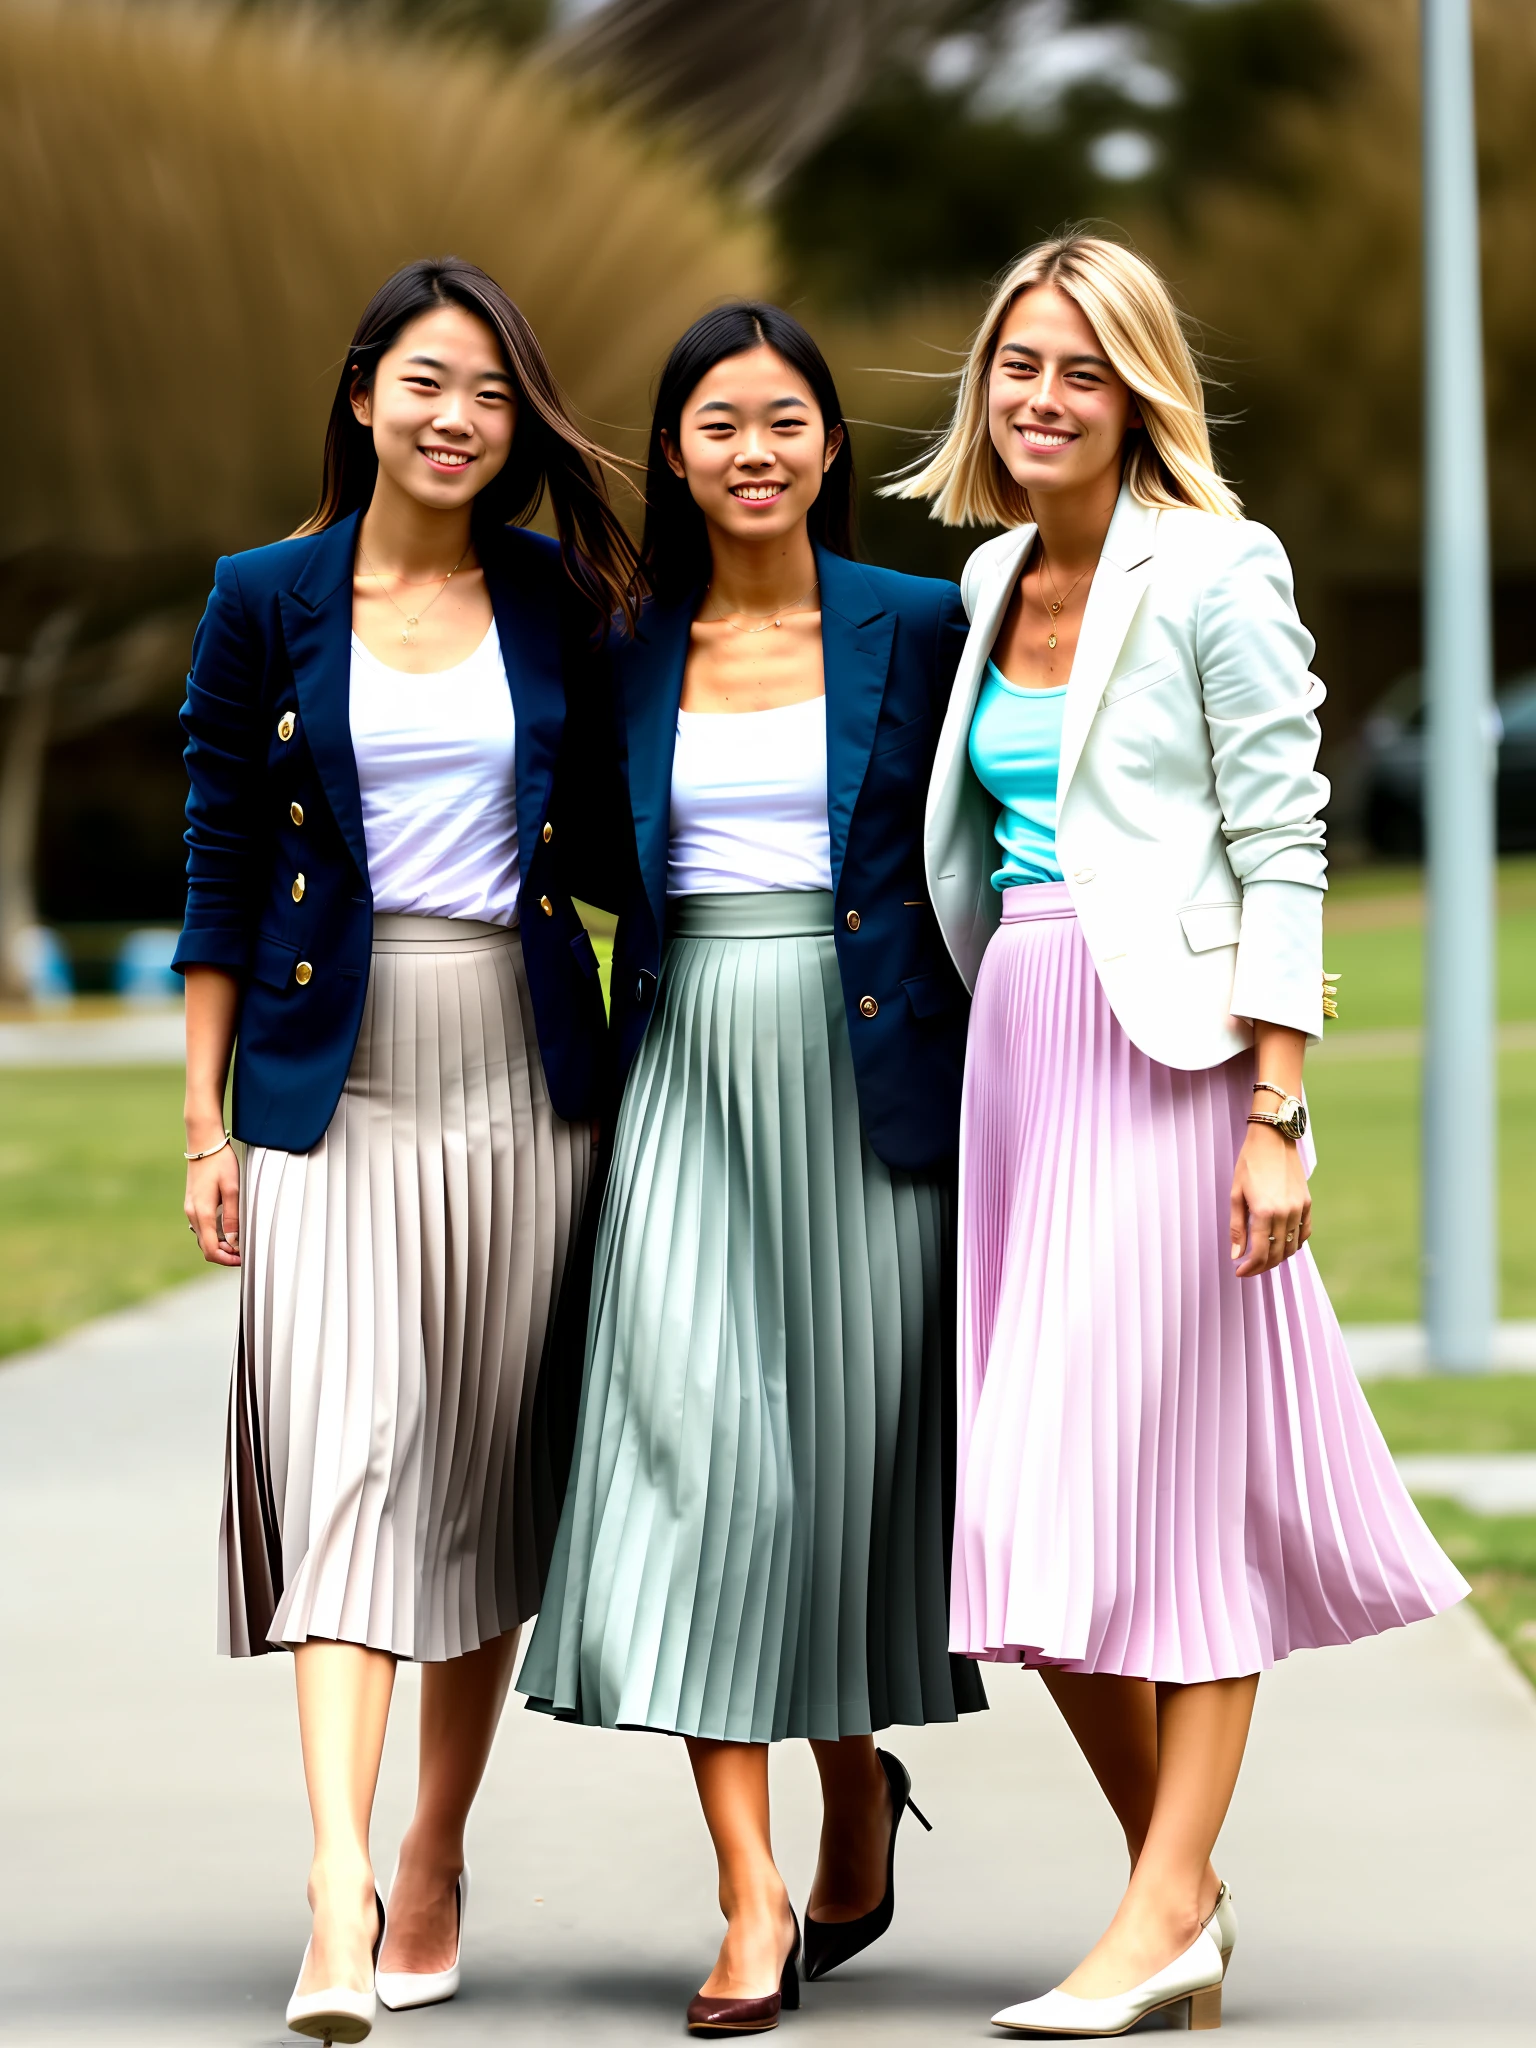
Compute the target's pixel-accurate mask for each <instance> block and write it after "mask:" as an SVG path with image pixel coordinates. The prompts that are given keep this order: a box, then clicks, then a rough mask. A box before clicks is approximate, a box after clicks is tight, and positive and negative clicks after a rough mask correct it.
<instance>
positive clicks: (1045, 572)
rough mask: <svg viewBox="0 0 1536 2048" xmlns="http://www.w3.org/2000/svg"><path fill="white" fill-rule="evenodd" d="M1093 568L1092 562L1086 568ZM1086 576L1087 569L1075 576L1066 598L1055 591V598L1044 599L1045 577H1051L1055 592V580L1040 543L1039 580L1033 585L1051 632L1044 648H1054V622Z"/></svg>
mask: <svg viewBox="0 0 1536 2048" xmlns="http://www.w3.org/2000/svg"><path fill="white" fill-rule="evenodd" d="M1095 566H1096V564H1094V563H1092V562H1090V563H1089V565H1088V567H1089V568H1093V567H1095ZM1087 574H1088V570H1087V569H1084V570H1082V571H1081V573H1080V574H1079V575H1078V576H1077V577H1076V578H1075V580H1074V581H1073V584H1072V588H1071V590H1069V591H1068V592H1067V597H1063V596H1062V595H1061V593H1060V592H1059V591H1057V592H1056V596H1055V597H1054V598H1052V599H1048V598H1047V597H1046V595H1045V592H1044V590H1043V589H1042V588H1041V584H1043V583H1044V581H1045V578H1046V577H1047V576H1050V577H1051V588H1052V590H1056V578H1055V577H1054V576H1051V564H1050V558H1049V557H1048V556H1047V554H1046V552H1045V542H1044V541H1041V543H1040V579H1039V582H1037V583H1036V585H1035V594H1036V596H1037V597H1038V598H1039V600H1040V609H1041V610H1042V611H1043V612H1044V613H1045V622H1046V624H1047V625H1048V626H1049V627H1050V629H1051V630H1050V633H1049V635H1048V636H1047V638H1046V643H1045V644H1046V646H1047V647H1054V646H1055V645H1056V623H1055V622H1056V620H1057V619H1058V618H1059V617H1060V616H1061V608H1062V606H1063V605H1064V604H1065V603H1066V601H1067V598H1068V597H1070V596H1071V595H1072V591H1073V590H1076V588H1077V586H1078V584H1079V583H1081V582H1082V580H1083V577H1084V576H1086V575H1087Z"/></svg>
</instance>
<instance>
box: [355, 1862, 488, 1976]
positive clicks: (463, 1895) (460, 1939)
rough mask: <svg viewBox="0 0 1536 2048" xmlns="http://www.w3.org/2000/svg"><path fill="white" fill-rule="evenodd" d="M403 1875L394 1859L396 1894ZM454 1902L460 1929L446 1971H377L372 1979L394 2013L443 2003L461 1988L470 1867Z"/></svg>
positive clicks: (464, 1871) (463, 1874) (462, 1873)
mask: <svg viewBox="0 0 1536 2048" xmlns="http://www.w3.org/2000/svg"><path fill="white" fill-rule="evenodd" d="M399 1875H400V1859H399V1858H398V1857H396V1859H395V1877H392V1878H391V1879H390V1881H389V1889H390V1895H391V1897H393V1895H394V1889H395V1878H396V1877H398V1876H399ZM454 1901H455V1904H456V1905H457V1907H458V1915H459V1928H458V1934H457V1937H456V1939H455V1941H454V1945H453V1961H452V1962H451V1963H450V1964H449V1965H448V1967H447V1969H446V1970H375V1972H374V1976H373V1981H374V1983H375V1985H376V1986H377V1987H378V1993H379V2003H380V2005H383V2006H387V2007H388V2009H389V2010H390V2011H391V2012H409V2011H410V2010H411V2008H412V2007H413V2006H417V2005H441V2004H442V2003H443V2001H444V1999H447V1998H452V1997H453V1995H454V1993H455V1992H456V1991H457V1990H458V1988H459V1958H460V1957H461V1956H462V1955H463V1953H464V1912H465V1908H466V1907H467V1906H468V1904H469V1866H468V1864H466V1865H465V1866H464V1868H463V1869H462V1870H461V1871H460V1872H459V1881H458V1883H457V1885H455V1887H454Z"/></svg>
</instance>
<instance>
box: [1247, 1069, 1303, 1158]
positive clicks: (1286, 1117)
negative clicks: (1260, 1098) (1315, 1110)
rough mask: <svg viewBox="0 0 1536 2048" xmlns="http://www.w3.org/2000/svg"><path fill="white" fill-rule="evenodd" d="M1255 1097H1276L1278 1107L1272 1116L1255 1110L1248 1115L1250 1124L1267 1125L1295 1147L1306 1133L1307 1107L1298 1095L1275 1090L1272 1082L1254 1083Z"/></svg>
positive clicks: (1260, 1110)
mask: <svg viewBox="0 0 1536 2048" xmlns="http://www.w3.org/2000/svg"><path fill="white" fill-rule="evenodd" d="M1253 1092H1254V1094H1255V1095H1278V1096H1279V1098H1280V1107H1279V1109H1278V1110H1276V1111H1274V1112H1273V1113H1272V1114H1271V1112H1269V1111H1268V1110H1263V1109H1255V1110H1253V1111H1251V1112H1250V1113H1249V1117H1248V1121H1249V1123H1251V1124H1268V1125H1269V1127H1270V1129H1271V1130H1275V1131H1278V1132H1279V1133H1280V1135H1281V1137H1282V1138H1288V1139H1289V1140H1290V1142H1291V1143H1292V1144H1293V1145H1295V1144H1298V1143H1299V1142H1300V1141H1301V1139H1302V1138H1304V1137H1305V1136H1306V1133H1307V1105H1306V1104H1305V1103H1304V1102H1303V1101H1302V1099H1301V1097H1300V1096H1299V1095H1287V1094H1286V1092H1285V1090H1284V1089H1283V1088H1277V1087H1276V1086H1275V1085H1274V1083H1273V1082H1272V1081H1255V1082H1254V1084H1253Z"/></svg>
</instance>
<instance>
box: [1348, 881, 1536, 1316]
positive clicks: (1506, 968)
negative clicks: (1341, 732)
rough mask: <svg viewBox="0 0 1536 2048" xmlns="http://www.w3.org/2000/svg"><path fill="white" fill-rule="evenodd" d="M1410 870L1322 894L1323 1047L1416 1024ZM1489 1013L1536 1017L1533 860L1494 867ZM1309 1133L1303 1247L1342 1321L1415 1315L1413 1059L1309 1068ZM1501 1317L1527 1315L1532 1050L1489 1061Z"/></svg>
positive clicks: (1419, 985)
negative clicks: (1307, 1234)
mask: <svg viewBox="0 0 1536 2048" xmlns="http://www.w3.org/2000/svg"><path fill="white" fill-rule="evenodd" d="M1422 910H1423V906H1422V900H1421V897H1420V894H1419V876H1418V873H1417V871H1416V870H1414V869H1403V868H1399V869H1390V868H1389V869H1368V870H1366V871H1364V872H1362V873H1360V874H1357V875H1346V876H1344V877H1342V878H1341V879H1340V880H1339V881H1337V882H1336V883H1335V885H1334V887H1333V888H1332V889H1331V890H1330V891H1329V895H1328V905H1327V912H1326V923H1325V932H1326V938H1325V946H1324V951H1325V957H1326V960H1327V964H1328V966H1329V967H1330V968H1331V969H1336V970H1338V972H1339V973H1340V975H1341V977H1342V978H1341V981H1340V984H1339V1009H1340V1018H1339V1021H1338V1023H1337V1024H1335V1025H1331V1026H1330V1027H1329V1033H1328V1039H1329V1044H1330V1045H1331V1046H1334V1047H1335V1048H1337V1049H1338V1050H1339V1051H1342V1050H1344V1049H1345V1042H1346V1041H1347V1040H1348V1037H1349V1034H1350V1033H1351V1032H1356V1031H1381V1030H1400V1029H1404V1028H1412V1027H1413V1026H1415V1025H1417V1024H1418V1023H1419V1022H1420V1021H1421V1018H1422V1007H1423V954H1424V946H1423V940H1424V932H1423V917H1422ZM1498 938H1499V1014H1500V1016H1501V1018H1502V1019H1503V1020H1504V1021H1505V1022H1508V1023H1527V1022H1530V1021H1532V1020H1536V860H1530V859H1521V860H1508V861H1502V862H1501V863H1500V866H1499V924H1498ZM1307 1096H1308V1100H1309V1102H1310V1103H1311V1106H1312V1112H1313V1119H1314V1125H1315V1129H1316V1134H1317V1146H1318V1169H1317V1172H1316V1174H1315V1175H1314V1177H1313V1183H1312V1193H1313V1205H1314V1206H1313V1239H1312V1245H1313V1250H1314V1252H1315V1253H1316V1255H1317V1261H1318V1265H1319V1266H1320V1267H1321V1269H1322V1272H1323V1276H1324V1278H1325V1279H1326V1280H1327V1282H1328V1286H1329V1290H1330V1292H1331V1293H1332V1295H1333V1299H1334V1303H1335V1306H1336V1307H1337V1309H1338V1311H1339V1314H1340V1316H1341V1317H1342V1318H1343V1320H1344V1321H1345V1322H1411V1321H1413V1320H1415V1319H1416V1318H1417V1316H1418V1314H1419V1282H1418V1264H1419V1132H1418V1119H1419V1061H1418V1058H1417V1057H1416V1056H1413V1055H1406V1054H1397V1055H1395V1056H1391V1055H1389V1056H1383V1057H1373V1058H1371V1059H1344V1058H1330V1057H1329V1056H1328V1055H1327V1053H1326V1052H1325V1053H1324V1054H1323V1056H1321V1057H1319V1058H1316V1059H1314V1060H1313V1061H1312V1062H1310V1063H1309V1066H1308V1071H1307ZM1499 1182H1500V1211H1501V1217H1502V1241H1501V1245H1500V1270H1501V1282H1502V1300H1501V1304H1500V1307H1501V1313H1502V1314H1503V1315H1504V1316H1506V1317H1510V1318H1524V1317H1532V1316H1536V1220H1533V1219H1536V1052H1530V1051H1526V1050H1519V1051H1509V1052H1505V1053H1503V1054H1502V1055H1501V1057H1500V1061H1499Z"/></svg>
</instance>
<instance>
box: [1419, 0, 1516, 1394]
mask: <svg viewBox="0 0 1536 2048" xmlns="http://www.w3.org/2000/svg"><path fill="white" fill-rule="evenodd" d="M1423 101H1424V117H1423V118H1424V502H1425V512H1424V696H1425V709H1426V733H1425V740H1426V744H1425V783H1424V802H1425V852H1426V868H1427V872H1426V876H1425V881H1426V886H1427V893H1428V911H1429V928H1428V933H1427V943H1426V948H1425V963H1424V964H1425V1025H1426V1030H1425V1039H1424V1240H1423V1244H1424V1290H1425V1321H1426V1323H1427V1324H1428V1332H1429V1352H1430V1359H1431V1362H1432V1363H1433V1365H1434V1366H1435V1368H1436V1369H1437V1370H1439V1371H1442V1372H1446V1371H1449V1372H1477V1371H1486V1370H1487V1369H1488V1367H1489V1366H1490V1365H1491V1364H1492V1362H1493V1332H1494V1322H1495V1318H1496V1315H1497V1303H1498V1203H1497V1198H1496V1194H1495V1186H1494V1160H1495V1143H1496V1139H1495V1108H1494V1102H1495V1088H1496V1081H1497V1065H1496V1053H1495V1042H1494V954H1493V932H1494V926H1493V915H1494V877H1493V852H1494V821H1493V777H1494V748H1493V621H1492V607H1491V598H1490V576H1489V560H1488V478H1487V451H1486V444H1485V433H1486V429H1485V423H1484V413H1483V335H1482V305H1481V288H1480V263H1479V247H1478V206H1477V117H1476V109H1475V103H1474V96H1473V79H1472V21H1471V10H1470V0H1423Z"/></svg>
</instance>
